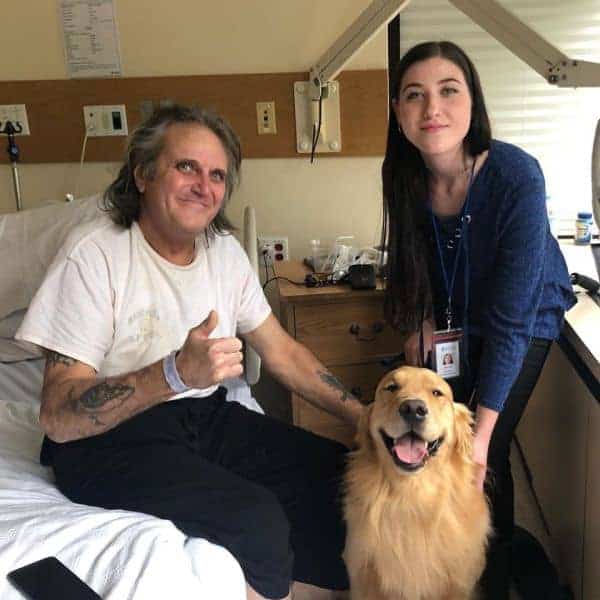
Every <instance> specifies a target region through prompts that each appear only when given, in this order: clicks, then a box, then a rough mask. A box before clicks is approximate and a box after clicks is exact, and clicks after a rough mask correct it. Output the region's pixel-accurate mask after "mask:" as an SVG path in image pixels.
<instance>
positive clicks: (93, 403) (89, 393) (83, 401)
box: [68, 381, 135, 427]
mask: <svg viewBox="0 0 600 600" xmlns="http://www.w3.org/2000/svg"><path fill="white" fill-rule="evenodd" d="M134 392H135V387H134V386H131V385H126V384H124V383H116V382H115V383H109V382H108V381H103V382H102V383H99V384H98V385H95V386H93V387H91V388H90V389H89V390H86V391H85V392H83V394H81V396H80V397H77V396H76V394H75V388H71V389H70V390H69V394H68V396H69V400H70V402H71V408H72V409H73V411H74V412H77V413H82V412H83V413H85V414H86V415H87V417H88V419H89V420H90V421H91V422H92V423H93V424H94V425H96V426H97V427H106V423H104V422H103V421H102V420H101V419H100V415H101V413H103V412H105V413H106V412H108V411H110V410H113V409H114V408H117V407H118V406H122V405H123V404H124V403H125V402H126V401H127V399H128V398H129V397H130V396H131V395H132V394H133V393H134ZM109 403H110V406H108V407H107V406H106V404H109Z"/></svg>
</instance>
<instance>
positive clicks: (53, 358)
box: [44, 350, 76, 367]
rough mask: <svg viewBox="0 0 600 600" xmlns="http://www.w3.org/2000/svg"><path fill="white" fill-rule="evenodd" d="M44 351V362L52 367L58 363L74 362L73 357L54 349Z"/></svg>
mask: <svg viewBox="0 0 600 600" xmlns="http://www.w3.org/2000/svg"><path fill="white" fill-rule="evenodd" d="M44 353H45V355H46V362H47V363H48V364H49V365H50V366H52V367H54V366H56V365H58V364H61V365H67V366H70V365H72V364H74V363H75V362H76V360H75V359H74V358H71V357H70V356H65V355H64V354H60V353H59V352H54V350H45V352H44Z"/></svg>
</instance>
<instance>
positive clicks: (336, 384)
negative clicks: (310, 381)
mask: <svg viewBox="0 0 600 600" xmlns="http://www.w3.org/2000/svg"><path fill="white" fill-rule="evenodd" d="M318 375H319V377H320V378H321V380H322V381H324V382H325V383H326V384H327V385H329V386H331V387H332V388H334V389H336V390H339V391H340V392H341V395H340V400H341V401H342V402H346V400H347V399H348V398H349V397H350V394H348V392H347V391H346V390H345V389H344V386H343V385H342V383H341V381H340V380H339V379H338V378H337V377H334V376H333V375H332V374H331V373H327V372H322V371H319V372H318Z"/></svg>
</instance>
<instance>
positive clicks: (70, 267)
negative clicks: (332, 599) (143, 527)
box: [18, 106, 361, 599]
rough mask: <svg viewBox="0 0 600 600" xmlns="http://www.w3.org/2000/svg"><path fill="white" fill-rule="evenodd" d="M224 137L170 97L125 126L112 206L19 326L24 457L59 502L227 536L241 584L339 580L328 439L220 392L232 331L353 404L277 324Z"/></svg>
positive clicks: (60, 259) (321, 401)
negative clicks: (25, 392)
mask: <svg viewBox="0 0 600 600" xmlns="http://www.w3.org/2000/svg"><path fill="white" fill-rule="evenodd" d="M240 163H241V153H240V147H239V141H238V139H237V137H236V136H235V134H234V133H233V131H232V130H231V129H230V127H229V126H228V125H227V124H226V123H225V122H224V121H223V120H222V119H220V118H219V117H217V116H215V115H213V114H211V113H209V112H206V111H202V110H199V109H188V108H185V107H180V106H174V107H170V108H166V109H162V110H160V111H158V112H157V113H155V115H153V116H152V117H151V118H150V119H149V120H148V121H147V122H146V123H145V124H143V125H142V126H141V127H140V128H139V129H138V130H136V132H135V133H134V134H133V137H132V139H131V142H130V145H129V150H128V156H127V161H126V163H125V165H124V166H123V167H122V169H121V171H120V173H119V175H118V177H117V179H116V180H115V181H114V182H113V184H111V186H110V187H109V188H108V190H107V192H106V194H105V204H106V208H107V209H108V211H109V214H110V216H111V219H108V218H105V219H103V220H102V222H101V223H95V224H94V225H93V226H89V225H88V226H84V227H83V228H80V229H78V230H77V231H76V232H74V234H73V235H72V236H71V238H70V239H69V241H68V242H67V244H66V245H65V247H64V248H63V249H62V250H61V252H60V253H59V255H58V256H57V258H56V260H55V261H54V263H53V265H52V266H51V267H50V269H49V271H48V274H47V276H46V279H45V281H44V283H43V284H42V286H41V288H40V290H39V291H38V293H37V295H36V297H35V298H34V300H33V302H32V304H31V307H30V310H29V312H28V314H27V317H26V319H25V321H24V323H23V325H22V327H21V329H20V331H19V333H18V337H20V338H21V339H26V340H29V341H31V342H33V343H36V344H38V345H39V346H42V347H43V348H45V349H46V355H47V361H46V370H45V374H44V385H43V392H42V404H41V411H40V423H41V425H42V427H43V429H44V431H45V432H46V435H47V437H46V438H45V440H44V445H43V448H42V456H41V460H42V462H44V463H45V464H50V465H52V467H53V469H54V472H55V474H56V479H57V484H58V486H59V488H60V489H61V491H63V493H65V495H66V496H67V497H69V498H71V499H72V500H74V501H76V502H81V503H86V504H91V505H98V506H104V507H107V508H121V509H130V510H136V511H140V512H146V513H149V514H154V515H157V516H159V517H162V518H167V519H170V520H172V521H173V522H174V523H175V525H176V526H178V527H179V528H180V529H181V530H182V531H184V532H185V533H187V534H188V535H191V536H199V537H200V536H201V537H205V538H207V539H209V540H211V541H213V542H215V543H218V544H221V545H223V546H225V547H226V548H228V549H229V550H230V552H232V554H233V555H234V556H235V557H236V558H237V559H238V561H239V562H240V564H241V566H242V569H243V571H244V574H245V577H246V581H247V584H248V597H249V598H257V599H260V598H289V591H290V582H291V580H292V579H296V580H298V581H302V582H306V583H308V584H314V585H316V586H319V587H321V588H331V589H345V588H346V587H347V578H346V572H345V568H344V565H343V562H342V559H341V551H342V549H343V545H344V528H343V524H342V518H341V509H340V504H339V497H338V496H339V488H338V484H339V480H340V474H341V470H342V468H343V463H344V448H343V447H342V446H341V445H339V444H337V443H335V442H331V441H329V440H325V439H322V438H319V437H317V436H314V435H312V434H310V433H308V432H305V431H303V430H300V429H297V428H294V427H291V426H288V425H286V424H284V423H280V422H277V421H275V420H273V419H269V418H268V417H265V416H262V415H258V414H256V413H253V412H251V411H248V410H246V409H245V408H243V407H241V406H240V405H238V404H237V403H228V402H224V400H225V392H224V390H223V388H220V387H219V384H220V383H221V382H223V381H224V380H225V379H228V378H232V377H238V376H239V375H240V374H241V373H242V352H241V350H242V344H241V341H240V340H239V339H238V338H237V337H236V335H237V334H238V333H239V334H240V335H241V336H242V337H243V338H244V339H245V340H246V342H247V343H249V344H250V345H251V346H252V347H254V348H255V349H256V350H257V352H258V353H259V354H260V356H261V358H262V360H263V361H264V365H265V366H266V368H267V369H268V370H269V371H271V373H273V375H274V376H275V377H277V378H278V379H279V380H280V381H281V382H282V383H283V384H284V385H286V386H287V387H288V388H289V389H291V390H293V391H294V392H296V393H298V394H301V395H302V396H304V397H305V398H306V399H307V400H309V401H311V402H313V403H315V404H316V405H318V406H320V407H322V408H324V409H325V410H328V411H329V412H331V413H333V414H336V415H338V416H340V417H341V418H343V419H345V420H347V421H348V422H350V423H356V421H357V420H358V416H359V414H360V412H361V407H360V404H359V403H358V401H357V400H356V399H354V398H353V397H351V396H350V395H349V394H347V393H346V392H345V391H344V390H343V388H342V387H341V385H340V384H339V382H338V381H337V380H336V379H335V378H334V377H333V376H332V375H331V374H330V373H328V372H327V371H326V369H325V368H324V367H323V365H321V364H320V363H319V362H318V361H317V359H316V358H315V357H314V356H313V355H312V354H311V353H310V352H309V351H308V350H307V349H306V348H304V347H303V346H302V345H300V344H298V343H297V342H296V341H295V340H293V339H292V338H291V337H290V336H288V335H287V334H286V333H285V332H284V330H283V329H282V328H281V327H280V325H279V323H278V322H277V320H276V319H275V318H274V316H273V315H272V314H271V311H270V308H269V306H268V303H267V302H266V299H265V297H264V294H263V293H262V290H261V288H260V285H259V283H258V280H257V278H256V276H255V274H254V273H253V272H252V270H251V269H250V266H249V263H248V261H247V258H246V256H245V255H244V253H243V251H242V249H241V248H240V246H239V244H238V243H237V242H236V241H235V239H234V238H233V236H231V235H227V230H228V229H229V228H230V224H229V223H228V221H227V219H226V217H225V215H224V206H225V204H226V201H227V200H228V198H229V197H230V195H231V192H232V189H233V187H234V186H235V184H236V183H237V181H238V174H239V167H240Z"/></svg>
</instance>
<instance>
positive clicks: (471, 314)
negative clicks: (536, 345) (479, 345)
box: [425, 140, 576, 411]
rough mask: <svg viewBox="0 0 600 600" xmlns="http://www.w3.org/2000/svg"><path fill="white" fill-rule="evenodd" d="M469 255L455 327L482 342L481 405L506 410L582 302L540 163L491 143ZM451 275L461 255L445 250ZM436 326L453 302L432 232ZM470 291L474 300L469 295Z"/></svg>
mask: <svg viewBox="0 0 600 600" xmlns="http://www.w3.org/2000/svg"><path fill="white" fill-rule="evenodd" d="M468 212H469V213H470V215H471V220H470V224H469V225H468V227H467V235H466V236H465V237H466V253H465V251H464V250H463V252H462V253H461V255H460V260H459V266H458V271H457V274H456V283H455V289H454V294H453V304H454V314H455V315H456V321H457V323H456V324H457V325H462V326H463V327H465V330H466V333H468V334H469V335H475V336H479V337H481V338H482V340H483V354H482V356H481V361H480V366H479V372H478V373H477V374H475V377H476V381H475V384H476V386H477V399H478V402H479V404H481V405H483V406H486V407H488V408H491V409H493V410H496V411H501V410H502V408H503V406H504V402H505V401H506V398H507V396H508V394H509V392H510V389H511V387H512V385H513V383H514V381H515V379H516V378H517V375H518V374H519V371H520V369H521V366H522V363H523V359H524V357H525V354H526V352H527V349H528V346H529V342H530V340H531V338H533V337H539V338H545V339H549V340H552V339H556V338H557V337H558V336H559V334H560V330H561V327H562V323H563V318H564V312H565V310H568V309H569V308H570V307H571V306H573V304H575V302H576V299H575V296H574V294H573V290H572V287H571V284H570V281H569V274H568V271H567V267H566V264H565V261H564V258H563V256H562V254H561V251H560V249H559V247H558V243H557V241H556V239H555V238H554V237H553V236H552V234H551V233H550V226H549V224H548V217H547V213H546V194H545V185H544V176H543V174H542V171H541V169H540V166H539V164H538V162H537V160H536V159H534V158H533V157H532V156H530V155H529V154H527V153H526V152H524V151H523V150H521V149H520V148H517V147H516V146H513V145H511V144H507V143H504V142H500V141H496V140H493V141H492V143H491V146H490V150H489V154H488V158H487V160H486V162H485V163H484V164H483V166H482V167H481V169H480V171H479V172H478V174H477V176H476V177H475V179H474V181H473V183H472V185H471V190H470V195H469V210H468ZM438 229H439V230H440V237H441V242H442V244H441V245H442V249H443V254H444V262H445V264H446V269H447V271H448V272H449V273H450V272H451V268H452V264H453V260H454V254H455V252H456V250H452V249H448V248H447V247H446V240H447V237H448V232H447V231H446V232H444V228H443V227H440V228H438ZM425 236H426V239H427V240H428V242H429V248H430V261H429V263H430V275H431V279H432V286H433V296H434V305H435V315H436V320H437V322H438V323H437V324H438V327H445V319H444V318H443V311H444V310H445V308H446V304H447V302H446V299H447V295H446V292H445V286H444V283H443V279H442V275H441V269H440V261H439V258H438V251H437V246H436V241H435V237H434V234H433V226H432V225H431V224H430V225H428V226H427V227H426V231H425ZM467 290H468V294H467Z"/></svg>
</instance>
